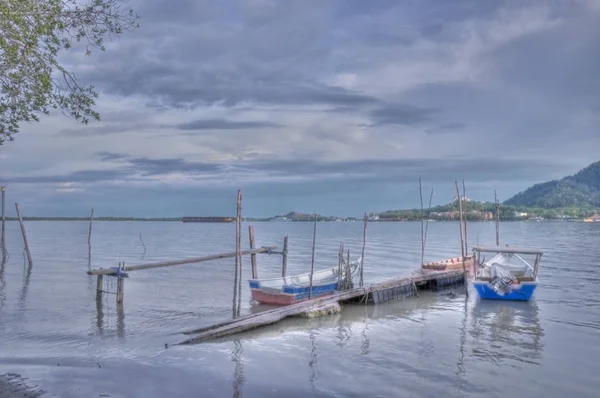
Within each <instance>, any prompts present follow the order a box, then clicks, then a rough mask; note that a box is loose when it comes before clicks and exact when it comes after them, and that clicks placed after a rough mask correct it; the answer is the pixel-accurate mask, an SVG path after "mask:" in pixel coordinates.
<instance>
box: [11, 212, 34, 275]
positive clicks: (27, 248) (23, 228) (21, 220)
mask: <svg viewBox="0 0 600 398" xmlns="http://www.w3.org/2000/svg"><path fill="white" fill-rule="evenodd" d="M15 208H16V209H17V217H18V218H19V224H21V234H23V242H24V243H25V253H27V261H29V266H30V267H31V266H32V265H33V261H32V260H31V252H30V251H29V243H28V242H27V233H26V232H25V225H23V218H21V210H20V209H19V204H18V203H15Z"/></svg>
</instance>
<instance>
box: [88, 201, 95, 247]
mask: <svg viewBox="0 0 600 398" xmlns="http://www.w3.org/2000/svg"><path fill="white" fill-rule="evenodd" d="M93 222H94V208H92V214H90V229H89V231H88V245H90V246H91V245H92V223H93Z"/></svg>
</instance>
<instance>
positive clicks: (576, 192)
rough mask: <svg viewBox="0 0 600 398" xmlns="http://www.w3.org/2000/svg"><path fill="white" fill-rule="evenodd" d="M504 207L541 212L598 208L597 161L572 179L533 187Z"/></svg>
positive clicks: (599, 181) (599, 177) (599, 176)
mask: <svg viewBox="0 0 600 398" xmlns="http://www.w3.org/2000/svg"><path fill="white" fill-rule="evenodd" d="M504 204H506V205H512V206H527V207H537V208H544V209H556V208H564V207H578V208H585V207H600V162H596V163H593V164H591V165H589V166H588V167H586V168H584V169H582V170H580V171H579V172H578V173H577V174H574V175H572V176H568V177H564V178H562V179H560V180H553V181H548V182H544V183H541V184H536V185H533V186H532V187H530V188H528V189H526V190H525V191H523V192H519V193H518V194H516V195H515V196H513V197H512V198H510V199H508V200H506V201H504Z"/></svg>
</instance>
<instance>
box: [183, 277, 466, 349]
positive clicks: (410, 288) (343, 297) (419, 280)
mask: <svg viewBox="0 0 600 398" xmlns="http://www.w3.org/2000/svg"><path fill="white" fill-rule="evenodd" d="M464 282H465V278H464V271H462V270H453V271H429V272H428V271H422V270H420V271H417V272H416V273H415V274H414V275H411V276H408V277H404V278H396V279H391V280H388V281H385V282H382V283H377V284H373V285H370V286H364V287H357V288H353V289H349V290H345V291H340V292H336V293H334V294H333V295H329V296H325V297H319V298H314V299H311V300H306V301H303V302H300V303H296V304H291V305H287V306H284V307H279V308H275V309H272V310H268V311H264V312H260V313H257V314H251V315H247V316H243V317H239V318H236V319H231V320H228V321H224V322H221V323H218V324H214V325H210V326H206V327H203V328H199V329H195V330H190V331H186V332H183V334H185V335H194V336H193V337H190V338H188V339H186V340H184V341H181V342H180V343H178V344H180V345H181V344H194V343H199V342H203V341H207V340H212V339H216V338H220V337H225V336H231V335H234V334H237V333H241V332H245V331H247V330H251V329H256V328H259V327H262V326H266V325H271V324H274V323H277V322H279V321H281V320H282V319H285V318H287V317H292V316H300V315H303V314H305V313H307V312H309V311H313V310H318V309H320V308H325V307H327V306H331V305H332V304H338V303H339V304H343V303H363V304H380V303H384V302H388V301H393V300H401V299H404V298H408V297H413V296H417V295H418V290H419V289H420V288H421V289H428V290H437V289H443V288H448V287H451V286H458V285H462V284H463V283H464Z"/></svg>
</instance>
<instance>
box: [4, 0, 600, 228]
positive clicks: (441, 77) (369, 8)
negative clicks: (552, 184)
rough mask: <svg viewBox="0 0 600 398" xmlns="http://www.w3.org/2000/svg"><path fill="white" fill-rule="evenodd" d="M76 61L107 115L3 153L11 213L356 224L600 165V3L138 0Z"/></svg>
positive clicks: (53, 125) (47, 123)
mask: <svg viewBox="0 0 600 398" xmlns="http://www.w3.org/2000/svg"><path fill="white" fill-rule="evenodd" d="M129 4H130V5H131V7H133V8H134V10H135V11H136V12H137V13H138V14H139V16H140V20H139V22H140V27H139V28H138V29H136V30H135V31H134V32H126V33H125V34H124V35H122V36H121V37H120V38H117V39H114V40H112V41H108V42H107V43H106V51H105V52H103V53H98V52H96V53H93V54H92V55H91V56H85V54H83V53H82V52H81V51H77V49H74V50H73V51H70V52H67V53H64V54H62V55H61V61H62V62H63V63H64V64H65V65H66V66H67V68H68V69H69V70H71V71H73V72H75V73H76V75H77V77H78V78H79V79H80V81H81V82H82V83H85V84H92V85H94V86H95V87H96V89H97V91H98V93H99V95H100V97H99V98H98V100H97V110H98V111H99V112H100V114H101V118H102V120H101V121H99V122H91V123H90V124H89V125H82V124H80V123H78V122H76V121H74V120H71V119H68V118H66V117H65V116H63V115H62V114H52V115H50V116H43V117H41V121H40V122H38V123H31V124H24V125H22V128H21V131H20V132H19V133H18V134H17V135H15V141H14V142H7V143H5V144H4V145H3V146H0V182H1V183H3V184H6V185H7V200H8V203H10V204H11V205H10V206H7V208H8V214H9V215H13V214H14V207H13V206H12V202H19V204H20V207H21V209H22V212H23V214H24V215H28V216H87V215H88V214H89V211H90V209H91V208H92V207H93V208H94V209H95V214H96V215H97V216H135V217H179V216H191V215H198V216H202V215H233V214H235V206H236V205H235V203H236V194H237V190H238V189H241V190H242V195H243V214H244V215H246V216H255V217H259V216H270V215H274V214H284V213H287V212H289V211H299V212H305V213H319V214H327V215H338V216H360V215H361V214H363V213H364V212H378V211H385V210H389V209H399V208H408V207H418V206H420V204H419V189H418V179H419V178H422V181H423V191H424V196H425V197H426V199H425V201H427V200H428V196H429V191H430V190H431V189H433V190H434V197H433V203H434V204H442V203H448V202H450V201H451V200H452V198H453V196H455V195H456V191H455V187H454V182H455V181H461V180H462V179H464V180H465V184H466V190H467V196H469V197H471V198H473V199H476V200H493V195H494V193H493V192H494V190H497V192H498V196H499V198H500V200H505V199H508V198H509V197H511V196H512V195H514V194H516V193H518V192H519V191H522V190H524V189H526V188H527V187H529V186H530V185H532V184H534V183H537V182H543V181H547V180H550V179H555V178H559V177H562V176H565V175H570V174H573V173H575V172H577V171H578V170H580V169H581V168H583V167H585V166H587V165H588V164H590V163H593V162H595V161H598V160H600V152H599V151H598V148H600V134H598V132H597V126H598V124H599V123H598V122H600V74H599V73H598V71H599V70H600V29H599V28H598V26H600V1H596V0H594V1H592V0H570V1H569V0H556V1H527V0H514V1H493V2H492V1H465V0H426V1H423V0H418V1H417V0H389V1H387V0H378V1H362V0H287V1H275V0H245V1H235V0H214V1H209V0H178V1H172V0H133V1H130V2H129Z"/></svg>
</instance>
